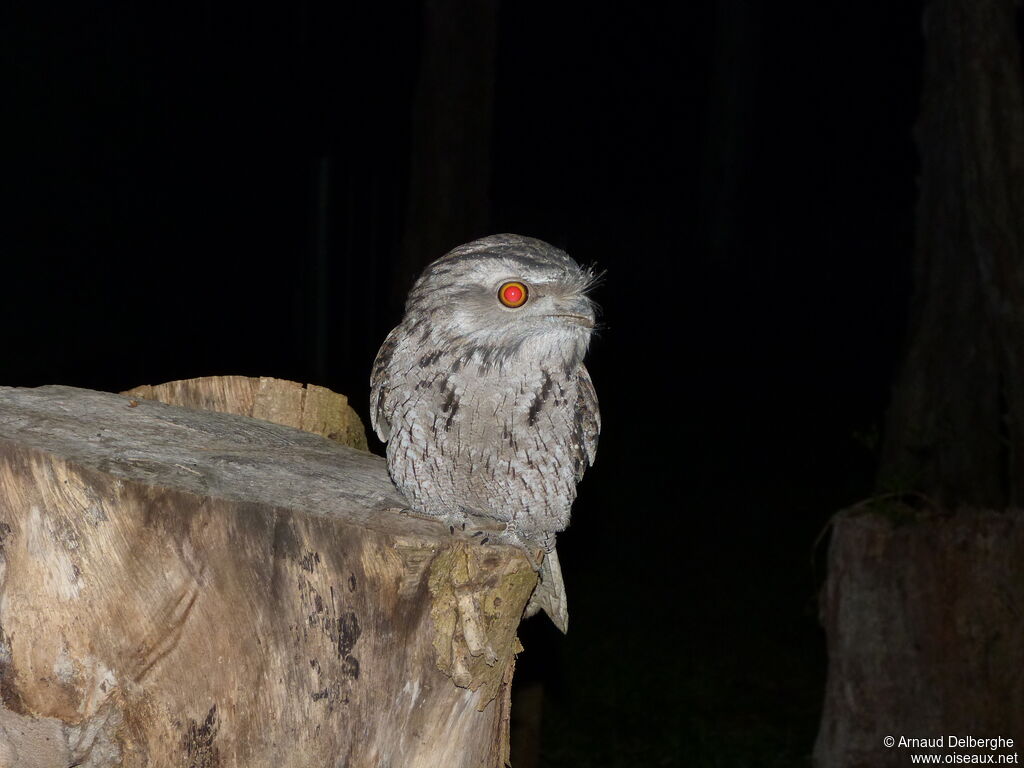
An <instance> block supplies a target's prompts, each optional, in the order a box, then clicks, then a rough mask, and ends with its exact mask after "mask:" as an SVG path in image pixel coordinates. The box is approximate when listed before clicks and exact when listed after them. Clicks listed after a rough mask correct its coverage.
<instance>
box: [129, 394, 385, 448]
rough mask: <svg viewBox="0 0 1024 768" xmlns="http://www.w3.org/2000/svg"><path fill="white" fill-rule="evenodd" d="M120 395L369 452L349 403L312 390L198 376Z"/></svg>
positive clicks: (363, 433) (359, 424)
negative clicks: (266, 424)
mask: <svg viewBox="0 0 1024 768" xmlns="http://www.w3.org/2000/svg"><path fill="white" fill-rule="evenodd" d="M122 394H125V395H130V396H132V397H143V398H145V399H147V400H159V401H160V402H161V403H167V404H169V405H182V406H185V407H186V408H198V409H200V410H203V411H218V412H220V413H234V414H238V415H239V416H252V417H253V418H254V419H262V420H263V421H271V422H273V423H274V424H283V425H284V426H286V427H295V428H296V429H301V430H302V431H303V432H312V433H313V434H316V435H322V436H323V437H326V438H329V439H330V440H334V441H335V442H339V443H341V444H342V445H349V446H352V447H353V448H361V449H362V450H364V451H365V450H369V449H368V447H367V444H366V430H365V429H364V428H363V423H362V422H361V421H360V420H359V416H358V415H357V414H356V412H355V411H354V410H353V409H352V406H350V405H349V404H348V398H347V397H345V396H344V395H342V394H339V393H337V392H332V391H331V390H329V389H327V387H318V386H317V385H315V384H299V383H298V382H296V381H286V380H284V379H272V378H269V377H267V376H261V377H250V376H203V377H202V378H198V379H184V380H182V381H169V382H166V383H165V384H156V385H152V384H143V385H142V386H140V387H135V388H133V389H129V390H128V391H127V392H123V393H122Z"/></svg>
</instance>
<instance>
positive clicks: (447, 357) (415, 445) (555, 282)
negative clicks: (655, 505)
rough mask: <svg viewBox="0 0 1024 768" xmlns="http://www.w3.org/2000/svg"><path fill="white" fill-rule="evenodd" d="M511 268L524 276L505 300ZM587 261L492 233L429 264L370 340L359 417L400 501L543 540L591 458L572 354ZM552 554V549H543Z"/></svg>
mask: <svg viewBox="0 0 1024 768" xmlns="http://www.w3.org/2000/svg"><path fill="white" fill-rule="evenodd" d="M509 281H519V282H521V283H523V284H525V285H526V287H527V289H528V292H527V300H526V302H525V303H524V304H523V305H522V306H521V307H519V308H516V309H513V308H510V307H507V306H505V305H504V304H503V303H502V302H501V301H499V297H498V292H499V289H500V287H501V286H502V285H504V284H505V283H507V282H509ZM593 282H594V275H593V273H592V272H590V271H589V270H587V269H584V268H581V267H580V266H579V265H578V264H577V263H576V262H575V261H573V260H572V259H571V258H569V256H568V255H567V254H565V253H564V252H562V251H560V250H558V249H557V248H554V247H553V246H551V245H548V244H547V243H544V242H542V241H540V240H535V239H532V238H528V237H520V236H518V235H494V236H492V237H485V238H483V239H481V240H475V241H473V242H471V243H467V244H465V245H462V246H459V247H458V248H456V249H454V250H453V251H451V252H450V253H448V254H446V255H445V256H443V257H441V258H440V259H438V260H437V261H435V262H434V263H433V264H431V265H430V266H428V267H427V268H426V270H425V271H424V272H423V274H422V275H421V276H420V278H419V280H417V281H416V284H415V285H414V286H413V288H412V290H411V291H410V292H409V297H408V300H407V302H406V307H405V317H404V318H403V319H402V322H401V323H400V324H399V325H398V327H397V328H395V329H394V330H393V331H391V333H390V334H389V335H388V337H387V339H386V340H385V341H384V344H383V345H382V346H381V348H380V352H378V353H377V359H376V361H375V362H374V366H373V373H372V376H371V391H370V398H371V399H370V418H371V421H372V423H373V427H374V429H375V430H376V432H377V435H378V436H379V437H380V439H381V440H384V441H386V442H387V444H388V445H387V458H388V470H389V472H390V473H391V477H392V479H393V480H394V481H395V484H396V485H397V486H398V488H399V490H400V491H402V493H403V494H404V495H405V496H406V498H407V499H408V500H409V503H410V506H411V507H412V508H413V509H414V510H416V511H418V512H421V513H424V514H427V515H431V516H436V517H440V518H443V519H445V520H446V521H447V522H449V523H452V524H459V523H461V522H463V521H464V519H465V514H466V513H471V514H475V515H480V516H484V517H490V518H494V519H496V520H499V521H502V522H504V523H506V525H507V531H508V535H509V538H511V539H512V540H514V541H517V542H519V543H523V544H533V545H539V546H543V547H544V548H545V549H547V550H551V549H552V548H553V546H554V534H555V533H557V532H558V531H561V530H563V529H564V528H565V527H566V526H567V525H568V524H569V510H570V508H571V507H572V503H573V500H574V499H575V498H576V484H577V483H578V482H579V480H580V478H581V477H582V476H583V472H584V470H585V469H586V468H587V466H588V465H590V464H592V463H593V461H594V455H595V453H596V451H597V438H598V432H599V430H600V426H601V422H600V414H599V413H598V405H597V396H596V394H595V392H594V386H593V384H592V383H591V381H590V374H589V373H587V369H586V368H585V367H584V365H583V357H584V355H585V354H586V351H587V346H588V344H589V343H590V335H591V333H592V332H593V329H594V305H593V303H592V302H591V301H590V299H589V298H588V297H587V295H586V291H587V289H588V288H589V287H590V286H591V285H592V284H593ZM555 567H557V561H556V563H555Z"/></svg>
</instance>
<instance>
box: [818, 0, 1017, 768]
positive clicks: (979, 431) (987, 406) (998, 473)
mask: <svg viewBox="0 0 1024 768" xmlns="http://www.w3.org/2000/svg"><path fill="white" fill-rule="evenodd" d="M1014 6H1015V3H1014V0H933V1H932V2H930V3H929V4H928V6H927V10H926V13H925V24H924V33H925V41H926V56H925V67H924V94H923V98H922V106H921V116H920V120H919V123H918V129H917V138H918V145H919V148H920V153H921V180H920V197H919V201H918V209H917V240H916V245H915V297H914V301H913V305H912V308H911V321H910V335H909V343H908V348H907V353H906V358H905V360H904V364H903V367H902V370H901V372H900V375H899V378H898V380H897V383H896V387H895V390H894V393H893V400H892V404H891V407H890V411H889V414H888V420H887V424H886V432H885V440H884V443H883V448H882V455H881V464H880V471H879V485H880V489H881V490H882V491H883V492H885V491H891V492H894V496H891V497H890V498H901V499H912V498H916V499H918V500H919V501H921V502H923V504H922V505H921V506H923V511H920V512H919V511H917V510H915V509H913V508H911V507H908V506H907V505H905V504H902V503H895V502H893V503H890V502H886V501H883V502H881V503H871V504H867V505H864V506H863V508H861V509H859V510H858V511H857V513H856V514H841V515H839V516H838V517H837V519H836V521H835V523H834V526H833V530H832V539H831V544H830V552H829V570H828V581H827V584H826V586H825V593H824V599H823V606H822V620H823V622H824V624H825V629H826V633H827V635H828V649H829V671H828V682H827V685H826V694H825V708H824V712H823V715H822V723H821V729H820V731H819V734H818V741H817V744H816V746H815V762H816V764H817V765H819V766H829V767H830V768H832V767H836V768H839V767H842V768H847V767H850V768H852V767H853V766H886V765H907V764H908V762H909V759H910V758H909V756H908V753H909V752H913V751H914V750H911V749H907V748H902V749H901V748H900V747H899V741H898V740H899V738H900V737H901V736H905V737H915V738H928V739H935V738H939V737H942V738H943V739H944V740H945V745H944V746H945V748H946V750H949V749H950V747H951V746H953V747H955V746H956V745H950V744H949V736H950V735H951V734H955V735H959V736H961V737H967V736H970V737H973V738H985V737H996V736H1003V737H1008V738H1013V739H1015V740H1016V742H1017V743H1018V745H1019V743H1020V741H1021V740H1022V739H1024V694H1022V691H1024V686H1022V683H1024V680H1021V674H1022V673H1021V670H1022V669H1024V632H1022V630H1024V626H1022V622H1021V616H1020V612H1019V610H1018V609H1017V606H1018V605H1019V604H1020V601H1021V599H1022V598H1024V570H1022V566H1021V563H1022V562H1024V560H1022V556H1024V533H1022V530H1024V514H1022V513H1021V511H1020V505H1021V503H1022V501H1024V258H1022V255H1024V250H1022V248H1024V207H1022V203H1024V88H1022V80H1021V61H1020V54H1019V50H1018V42H1017V37H1016V23H1015V22H1016V18H1015V7H1014ZM880 498H883V499H884V498H885V497H880ZM979 510H996V511H979ZM886 736H892V737H893V738H895V739H896V740H897V746H896V747H895V748H892V749H888V748H886V746H885V745H884V741H883V740H884V739H885V737H886ZM916 751H918V752H924V751H927V750H916ZM956 751H959V752H961V753H963V752H965V751H970V750H963V749H959V750H956Z"/></svg>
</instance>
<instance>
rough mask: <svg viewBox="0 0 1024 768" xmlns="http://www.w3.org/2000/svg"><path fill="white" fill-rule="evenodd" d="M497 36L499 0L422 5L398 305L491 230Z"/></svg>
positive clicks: (429, 0)
mask: <svg viewBox="0 0 1024 768" xmlns="http://www.w3.org/2000/svg"><path fill="white" fill-rule="evenodd" d="M497 37H498V0H475V1H474V2H470V3H467V2H463V0H427V2H425V3H424V4H423V33H422V36H421V40H422V50H421V52H420V68H419V80H418V82H417V84H416V100H415V104H414V105H413V135H412V144H413V147H412V149H413V151H412V163H411V168H410V179H409V200H408V210H407V212H406V226H405V235H404V237H403V242H402V257H401V263H400V265H399V274H398V279H397V280H395V282H394V286H395V290H396V291H397V293H396V295H395V304H396V305H397V306H398V307H401V305H402V304H403V303H404V301H405V294H406V292H407V291H408V289H409V286H410V285H412V281H413V279H414V278H415V277H416V275H417V274H419V272H420V270H422V269H423V267H424V266H425V265H426V264H427V263H428V262H430V261H433V260H434V259H436V258H438V257H439V256H441V255H443V254H445V253H447V252H448V251H449V250H451V249H452V248H454V247H455V246H456V245H460V244H461V243H465V242H467V241H469V240H474V239H476V238H478V237H483V236H484V235H488V234H490V232H489V231H488V227H489V222H490V218H491V188H490V187H491V133H492V131H493V115H494V77H495V60H496V55H495V51H496V49H497Z"/></svg>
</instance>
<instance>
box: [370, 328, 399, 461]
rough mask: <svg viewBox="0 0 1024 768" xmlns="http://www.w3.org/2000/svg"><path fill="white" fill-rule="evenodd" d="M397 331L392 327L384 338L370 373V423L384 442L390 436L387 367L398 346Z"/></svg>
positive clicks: (389, 386) (389, 392)
mask: <svg viewBox="0 0 1024 768" xmlns="http://www.w3.org/2000/svg"><path fill="white" fill-rule="evenodd" d="M398 331H399V329H398V328H393V329H392V331H391V333H389V334H388V337H387V338H386V339H384V343H383V344H381V345H380V350H378V352H377V357H376V359H375V360H374V361H373V368H372V369H371V373H370V424H371V425H372V426H373V431H374V432H376V433H377V437H379V438H380V439H381V442H384V443H386V442H387V441H388V438H389V437H390V436H391V408H390V407H389V404H388V395H390V394H391V377H390V373H389V369H390V367H391V358H392V356H394V354H395V350H396V349H397V348H398V338H399V332H398Z"/></svg>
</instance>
